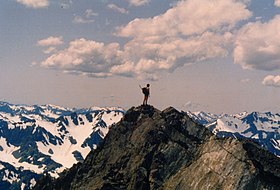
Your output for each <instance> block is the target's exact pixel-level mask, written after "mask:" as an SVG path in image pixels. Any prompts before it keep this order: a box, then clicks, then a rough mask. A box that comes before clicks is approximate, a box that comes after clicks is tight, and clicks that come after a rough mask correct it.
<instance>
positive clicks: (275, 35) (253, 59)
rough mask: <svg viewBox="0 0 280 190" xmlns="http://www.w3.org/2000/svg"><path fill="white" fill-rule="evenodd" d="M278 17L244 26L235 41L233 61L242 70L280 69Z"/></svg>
mask: <svg viewBox="0 0 280 190" xmlns="http://www.w3.org/2000/svg"><path fill="white" fill-rule="evenodd" d="M279 28H280V15H278V16H276V17H274V18H273V19H272V20H270V21H269V22H266V23H262V22H260V21H258V22H255V23H249V24H247V25H245V26H244V27H243V28H242V29H241V30H240V31H239V34H238V36H237V39H236V48H235V50H234V61H235V63H237V64H240V65H241V66H242V67H243V68H244V69H257V70H266V71H272V70H277V69H280V54H279V52H280V35H279Z"/></svg>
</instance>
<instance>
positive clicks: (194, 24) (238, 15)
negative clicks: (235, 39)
mask: <svg viewBox="0 0 280 190" xmlns="http://www.w3.org/2000/svg"><path fill="white" fill-rule="evenodd" d="M251 15H252V13H251V12H250V11H249V10H248V9H246V5H245V4H244V3H241V2H237V1H235V0H216V1H209V0H189V1H180V2H179V3H178V4H177V5H176V6H175V7H173V8H171V9H169V10H168V11H167V12H166V13H164V14H162V15H159V16H156V17H153V18H148V19H135V20H133V21H131V22H130V23H129V24H128V25H126V26H124V27H121V28H119V31H118V34H119V35H120V36H123V37H131V36H134V37H135V36H154V35H160V36H162V35H165V36H174V35H192V34H201V33H203V32H205V31H207V30H209V29H211V30H221V29H223V28H224V27H233V26H235V24H236V23H238V22H239V21H241V20H245V19H247V18H249V17H250V16H251Z"/></svg>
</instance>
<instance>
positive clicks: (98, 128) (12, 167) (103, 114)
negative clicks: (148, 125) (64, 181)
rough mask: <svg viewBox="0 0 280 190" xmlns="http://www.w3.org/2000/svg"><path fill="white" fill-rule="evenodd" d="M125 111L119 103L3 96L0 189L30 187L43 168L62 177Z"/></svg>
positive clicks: (84, 155) (0, 125)
mask: <svg viewBox="0 0 280 190" xmlns="http://www.w3.org/2000/svg"><path fill="white" fill-rule="evenodd" d="M123 114H124V110H123V109H121V108H116V107H110V108H99V107H91V108H89V109H69V108H64V107H59V106H54V105H42V106H37V105H35V106H27V105H14V104H9V103H7V102H0V187H1V188H0V189H30V188H32V187H33V186H34V185H35V183H36V181H37V180H38V179H39V178H40V177H42V175H43V174H44V173H48V174H50V175H51V176H53V177H58V175H59V173H61V172H62V171H63V170H64V169H66V168H70V167H71V166H72V165H73V164H75V163H77V162H81V161H83V160H84V159H85V157H86V156H87V154H88V153H89V152H90V151H91V150H94V149H95V148H96V147H97V145H98V144H99V143H100V142H101V141H102V139H103V138H104V137H105V136H106V134H107V133H108V130H109V127H110V126H111V125H113V124H114V123H117V122H118V121H119V120H120V119H121V118H122V117H123Z"/></svg>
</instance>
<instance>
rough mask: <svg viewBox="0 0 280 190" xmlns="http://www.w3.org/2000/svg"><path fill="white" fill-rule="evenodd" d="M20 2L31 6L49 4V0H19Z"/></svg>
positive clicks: (36, 6)
mask: <svg viewBox="0 0 280 190" xmlns="http://www.w3.org/2000/svg"><path fill="white" fill-rule="evenodd" d="M17 2H18V3H21V4H23V5H25V6H26V7H30V8H35V9H36V8H45V7H48V6H49V1H48V0H17Z"/></svg>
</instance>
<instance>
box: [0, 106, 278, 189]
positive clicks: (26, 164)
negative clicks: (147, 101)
mask: <svg viewBox="0 0 280 190" xmlns="http://www.w3.org/2000/svg"><path fill="white" fill-rule="evenodd" d="M135 109H136V108H135ZM138 109H140V108H138ZM140 110H141V109H140ZM153 110H156V109H154V108H153ZM141 111H143V112H144V114H140V116H141V117H142V116H143V117H146V115H145V114H146V113H145V110H141ZM152 112H156V113H158V112H160V111H158V110H156V111H152ZM125 113H126V111H125V110H124V109H122V108H118V107H108V108H99V107H91V108H88V109H70V108H65V107H60V106H55V105H41V106H39V105H34V106H27V105H14V104H10V103H7V102H0V189H22V190H27V189H31V188H33V187H34V186H35V184H36V182H37V181H38V180H39V179H40V178H41V177H42V176H45V175H50V176H51V177H54V178H57V177H59V176H61V175H64V174H63V173H62V172H63V171H64V170H65V171H69V170H71V167H72V165H73V164H77V163H83V162H85V159H86V157H87V155H88V154H91V152H92V151H93V150H95V149H96V148H97V146H98V144H100V143H101V142H102V141H103V139H104V138H105V136H106V135H107V133H108V132H109V130H111V129H112V128H115V127H118V125H116V123H118V122H119V121H121V119H122V118H123V117H124V114H125ZM184 114H185V115H186V116H188V117H189V118H190V119H191V120H192V121H193V122H194V123H196V124H197V125H201V126H204V128H206V129H208V130H209V131H211V132H212V133H214V134H215V135H216V136H217V137H218V138H222V139H223V138H233V139H251V140H253V141H255V142H257V143H258V144H260V145H261V146H262V147H264V148H265V149H268V150H269V151H270V152H272V153H273V154H275V155H276V156H278V157H280V134H279V129H280V127H279V126H280V115H279V114H273V113H271V112H267V113H260V112H252V113H247V112H243V113H240V114H235V115H229V114H221V115H216V114H211V113H205V112H186V113H184ZM129 117H131V116H129ZM174 122H176V121H174ZM119 135H121V134H119Z"/></svg>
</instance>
